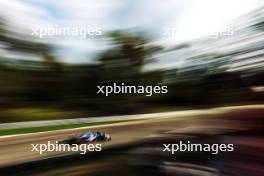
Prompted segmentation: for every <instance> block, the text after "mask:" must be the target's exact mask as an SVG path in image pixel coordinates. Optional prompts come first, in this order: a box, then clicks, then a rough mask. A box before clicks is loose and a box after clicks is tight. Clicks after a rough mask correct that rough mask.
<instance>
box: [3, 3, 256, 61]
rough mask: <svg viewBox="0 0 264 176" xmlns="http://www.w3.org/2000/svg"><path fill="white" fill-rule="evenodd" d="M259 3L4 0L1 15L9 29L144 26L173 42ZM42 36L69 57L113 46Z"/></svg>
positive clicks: (78, 57)
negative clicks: (167, 31)
mask: <svg viewBox="0 0 264 176" xmlns="http://www.w3.org/2000/svg"><path fill="white" fill-rule="evenodd" d="M260 3H261V0H170V1H166V2H165V1H162V0H112V1H111V0H96V1H87V0H74V1H68V0H56V1H54V0H8V1H1V2H0V17H3V18H4V19H5V20H7V21H8V23H9V26H10V30H15V31H16V32H21V33H24V34H30V33H31V32H32V28H36V27H47V26H48V25H51V26H55V25H59V26H65V27H70V26H80V25H88V26H100V27H101V28H102V31H103V33H105V32H106V31H111V30H116V29H137V30H138V29H139V30H144V31H147V33H149V34H151V35H153V36H155V39H156V40H157V41H158V42H160V43H162V44H164V45H174V44H177V43H181V42H184V41H189V40H193V39H197V38H199V37H203V36H206V35H210V34H211V33H212V32H214V31H216V30H217V29H219V28H221V26H223V25H224V24H226V23H227V22H228V21H230V20H232V19H235V18H237V17H239V16H241V15H243V14H245V13H247V12H250V11H252V10H253V9H254V8H256V7H259V6H260ZM164 28H173V29H174V32H175V33H174V36H173V37H168V36H165V35H164ZM17 29H19V30H17ZM41 41H42V42H47V43H51V44H52V45H54V46H57V48H58V49H57V50H56V54H58V56H59V57H61V58H63V61H64V62H68V63H82V62H90V61H92V60H93V58H95V55H96V53H99V52H100V51H102V50H105V49H106V48H107V47H108V45H107V44H106V43H105V42H102V41H101V40H100V39H96V38H93V39H91V38H89V39H80V38H77V37H75V38H74V37H60V38H56V40H55V39H53V40H52V39H41Z"/></svg>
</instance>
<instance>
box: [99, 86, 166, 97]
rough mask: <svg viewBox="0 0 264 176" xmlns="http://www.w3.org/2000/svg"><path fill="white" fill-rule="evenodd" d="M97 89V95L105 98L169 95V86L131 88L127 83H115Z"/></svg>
mask: <svg viewBox="0 0 264 176" xmlns="http://www.w3.org/2000/svg"><path fill="white" fill-rule="evenodd" d="M97 88H98V91H97V93H98V94H105V96H109V95H110V94H145V95H146V96H152V95H153V94H166V93H168V88H167V86H131V85H125V83H122V84H121V85H117V84H116V83H114V84H113V85H108V86H97Z"/></svg>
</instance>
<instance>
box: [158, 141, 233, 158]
mask: <svg viewBox="0 0 264 176" xmlns="http://www.w3.org/2000/svg"><path fill="white" fill-rule="evenodd" d="M162 151H163V152H170V153H171V154H175V153H176V152H210V153H211V154H214V155H215V154H218V153H219V152H232V151H234V144H194V143H191V141H187V142H183V141H179V143H177V144H163V150H162Z"/></svg>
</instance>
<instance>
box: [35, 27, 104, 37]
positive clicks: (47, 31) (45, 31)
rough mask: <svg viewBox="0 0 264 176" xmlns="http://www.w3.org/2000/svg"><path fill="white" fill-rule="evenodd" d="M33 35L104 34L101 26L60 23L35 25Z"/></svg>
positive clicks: (72, 35) (76, 35)
mask: <svg viewBox="0 0 264 176" xmlns="http://www.w3.org/2000/svg"><path fill="white" fill-rule="evenodd" d="M31 35H32V36H37V37H39V38H50V37H56V36H57V37H58V36H67V37H78V38H87V37H88V36H100V35H102V28H101V27H90V26H85V25H83V26H72V27H62V26H59V25H54V26H51V25H48V26H45V27H35V28H32V32H31Z"/></svg>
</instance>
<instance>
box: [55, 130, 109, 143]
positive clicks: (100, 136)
mask: <svg viewBox="0 0 264 176" xmlns="http://www.w3.org/2000/svg"><path fill="white" fill-rule="evenodd" d="M110 140H111V136H110V135H109V134H106V133H104V132H98V131H97V132H87V133H83V134H81V135H74V136H72V137H69V139H66V140H63V141H60V142H59V143H64V144H83V143H91V142H96V141H110Z"/></svg>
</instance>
